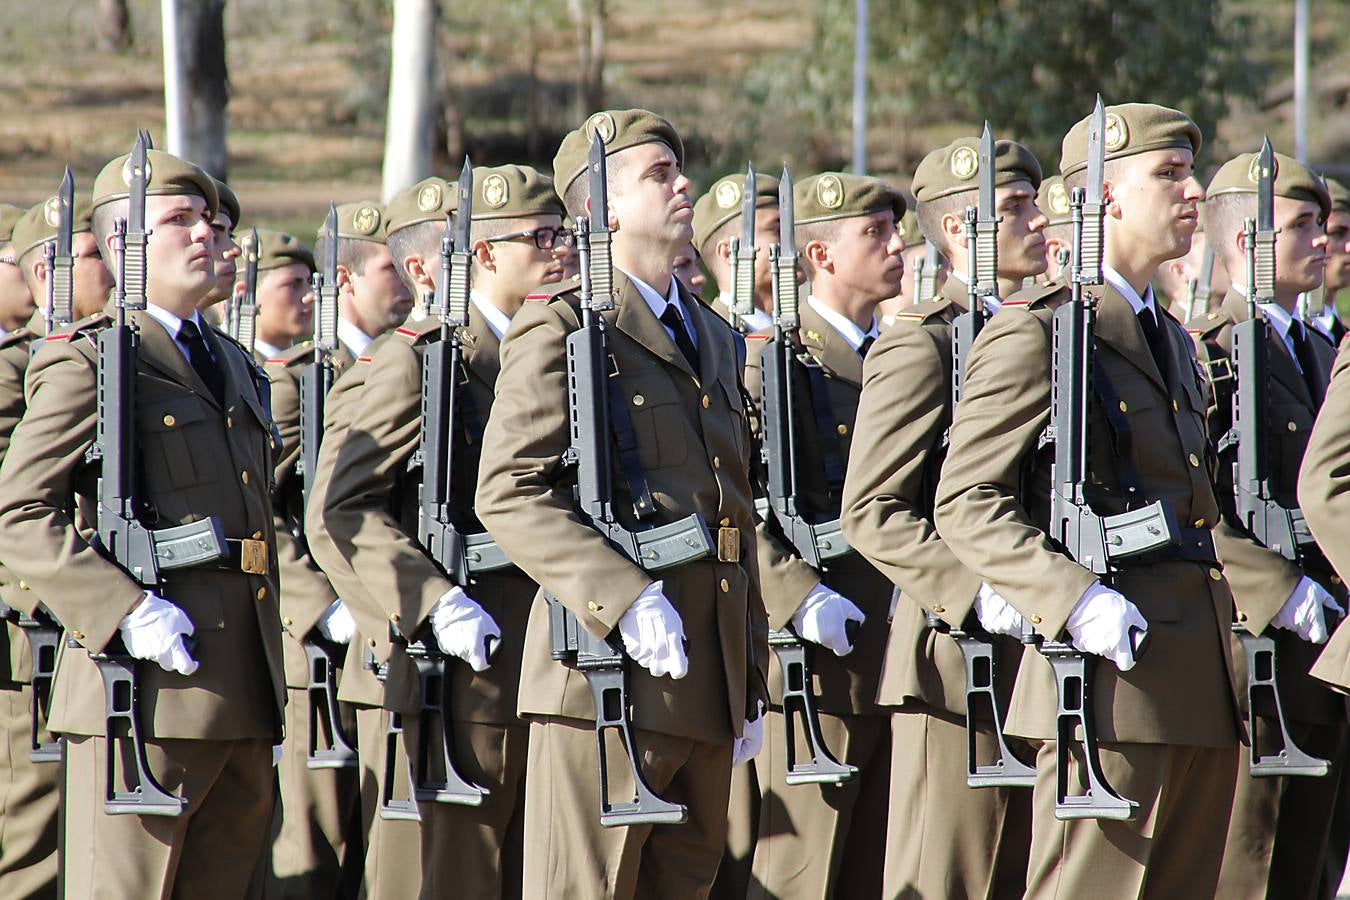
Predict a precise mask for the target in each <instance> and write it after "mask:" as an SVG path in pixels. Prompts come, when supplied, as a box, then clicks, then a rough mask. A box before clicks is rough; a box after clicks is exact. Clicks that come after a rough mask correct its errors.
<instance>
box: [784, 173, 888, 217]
mask: <svg viewBox="0 0 1350 900" xmlns="http://www.w3.org/2000/svg"><path fill="white" fill-rule="evenodd" d="M792 200H793V204H794V205H795V206H796V210H795V215H796V222H795V224H797V225H809V224H811V223H812V222H830V221H833V220H835V219H852V218H854V217H855V216H866V215H869V214H870V213H874V212H880V211H882V210H886V209H889V210H891V211H893V212H894V213H895V221H896V222H897V223H899V222H900V221H901V220H902V219H903V217H904V215H905V209H906V208H907V204H906V203H905V195H904V194H902V193H900V191H898V190H896V189H895V188H893V187H891V186H890V185H889V184H887V183H886V182H884V181H882V180H881V179H880V178H872V177H871V176H869V175H851V174H849V173H848V172H821V173H820V174H819V175H812V176H810V177H809V178H803V179H802V180H801V181H799V182H797V184H796V186H795V187H794V188H793V190H792Z"/></svg>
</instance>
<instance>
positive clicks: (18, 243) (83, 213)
mask: <svg viewBox="0 0 1350 900" xmlns="http://www.w3.org/2000/svg"><path fill="white" fill-rule="evenodd" d="M60 204H61V201H60V198H58V197H55V196H52V197H48V198H47V199H46V200H43V201H42V202H41V203H38V204H37V205H35V206H34V207H33V208H32V209H30V210H28V211H27V212H26V213H24V214H23V215H22V216H21V217H20V218H19V221H18V222H17V223H16V224H15V225H14V234H13V235H12V236H11V238H10V240H11V241H12V242H13V244H14V258H15V259H19V258H20V257H21V256H23V255H24V254H25V253H27V252H28V251H29V250H32V249H33V248H34V247H36V246H38V245H39V244H45V243H47V242H48V241H54V240H56V223H57V221H58V219H57V217H58V216H59V215H60V214H61V212H60V209H61V205H60ZM71 212H72V215H71V223H70V233H71V234H79V233H80V232H81V231H89V230H91V229H90V224H89V219H90V215H91V214H92V213H93V208H92V207H91V206H90V205H89V198H88V197H87V196H85V195H84V194H76V195H75V208H74V209H73V210H72V211H71Z"/></svg>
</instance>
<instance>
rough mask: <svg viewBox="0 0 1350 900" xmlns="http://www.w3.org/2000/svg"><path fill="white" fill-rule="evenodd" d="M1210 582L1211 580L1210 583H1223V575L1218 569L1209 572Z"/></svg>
mask: <svg viewBox="0 0 1350 900" xmlns="http://www.w3.org/2000/svg"><path fill="white" fill-rule="evenodd" d="M1209 580H1210V581H1223V573H1222V572H1220V571H1219V570H1218V569H1210V570H1209Z"/></svg>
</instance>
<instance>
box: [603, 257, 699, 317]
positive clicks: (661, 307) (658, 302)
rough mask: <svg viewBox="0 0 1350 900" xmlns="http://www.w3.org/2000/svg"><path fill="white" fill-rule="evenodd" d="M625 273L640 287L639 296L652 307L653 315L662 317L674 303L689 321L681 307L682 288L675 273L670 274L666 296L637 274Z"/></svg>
mask: <svg viewBox="0 0 1350 900" xmlns="http://www.w3.org/2000/svg"><path fill="white" fill-rule="evenodd" d="M619 271H620V272H623V269H619ZM623 274H625V275H627V276H628V280H629V281H631V282H633V286H634V287H635V288H637V289H638V294H639V296H641V297H642V299H643V301H644V302H645V303H646V304H647V305H648V306H649V307H651V310H652V315H654V316H656V317H657V318H658V319H659V318H661V313H663V312H665V311H666V307H667V306H670V305H672V304H673V305H674V306H675V308H676V309H678V310H680V316H681V317H682V318H683V319H684V320H685V321H686V322H687V321H689V317H688V316H686V315H684V310H683V309H680V289H679V288H678V287H676V285H675V276H674V275H672V276H670V289H669V290H668V291H667V292H666V296H664V297H662V296H661V295H660V294H659V293H657V291H656V288H654V287H652V286H651V285H650V284H648V283H647V282H645V281H643V280H642V279H641V278H638V277H637V276H636V275H631V274H629V273H628V272H623Z"/></svg>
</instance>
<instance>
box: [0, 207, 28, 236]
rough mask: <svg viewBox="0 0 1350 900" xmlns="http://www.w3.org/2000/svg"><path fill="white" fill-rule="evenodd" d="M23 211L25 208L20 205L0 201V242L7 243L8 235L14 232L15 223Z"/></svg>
mask: <svg viewBox="0 0 1350 900" xmlns="http://www.w3.org/2000/svg"><path fill="white" fill-rule="evenodd" d="M25 212H27V210H26V209H24V208H23V207H21V206H11V205H10V204H8V203H0V244H8V243H9V239H10V236H11V235H12V234H14V226H15V224H17V223H18V221H19V217H20V216H22V215H23V214H24V213H25Z"/></svg>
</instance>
